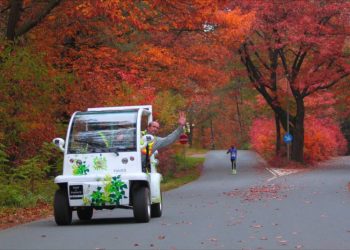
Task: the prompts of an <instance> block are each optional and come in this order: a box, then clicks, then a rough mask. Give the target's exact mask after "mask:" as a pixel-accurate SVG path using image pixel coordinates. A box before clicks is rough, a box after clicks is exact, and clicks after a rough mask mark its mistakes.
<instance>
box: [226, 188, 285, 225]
mask: <svg viewBox="0 0 350 250" xmlns="http://www.w3.org/2000/svg"><path fill="white" fill-rule="evenodd" d="M282 189H283V190H286V189H287V187H284V186H281V185H279V184H272V185H262V186H254V187H250V188H249V189H246V190H239V189H238V188H236V189H235V190H233V191H231V192H224V194H225V195H227V196H229V197H234V198H235V197H239V198H241V199H242V200H243V201H259V200H270V199H282V198H284V197H286V195H284V194H282V193H281V191H282ZM252 227H254V228H260V227H262V226H261V225H259V224H254V225H252Z"/></svg>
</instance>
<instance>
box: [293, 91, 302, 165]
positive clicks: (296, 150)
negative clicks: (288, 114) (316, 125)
mask: <svg viewBox="0 0 350 250" xmlns="http://www.w3.org/2000/svg"><path fill="white" fill-rule="evenodd" d="M296 105H297V114H296V116H295V122H294V124H293V126H292V130H291V132H292V136H293V143H292V154H291V159H292V160H293V161H297V162H304V118H305V107H304V100H303V99H302V98H296Z"/></svg>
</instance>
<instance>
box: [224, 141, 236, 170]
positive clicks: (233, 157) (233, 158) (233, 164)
mask: <svg viewBox="0 0 350 250" xmlns="http://www.w3.org/2000/svg"><path fill="white" fill-rule="evenodd" d="M228 153H230V159H231V167H232V174H237V164H236V161H237V149H236V147H235V146H234V145H232V146H231V147H230V148H229V149H228V150H227V152H226V154H228Z"/></svg>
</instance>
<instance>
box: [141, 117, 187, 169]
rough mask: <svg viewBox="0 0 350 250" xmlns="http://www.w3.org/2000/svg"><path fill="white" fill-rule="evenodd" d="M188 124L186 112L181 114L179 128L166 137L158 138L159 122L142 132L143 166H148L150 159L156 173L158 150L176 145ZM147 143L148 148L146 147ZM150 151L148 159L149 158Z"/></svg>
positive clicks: (154, 122) (152, 123)
mask: <svg viewBox="0 0 350 250" xmlns="http://www.w3.org/2000/svg"><path fill="white" fill-rule="evenodd" d="M185 124H186V116H185V113H184V112H180V113H179V119H178V127H177V128H176V129H175V130H174V131H173V132H172V133H170V134H169V135H168V136H166V137H159V136H157V134H158V130H159V128H160V125H159V122H157V121H152V122H150V123H149V124H148V127H147V129H146V130H145V131H143V132H142V134H143V137H142V138H141V147H142V149H141V153H142V162H143V164H142V165H143V166H146V162H147V160H146V159H147V158H148V159H150V165H151V169H152V172H155V171H156V165H157V163H158V161H157V160H156V159H155V154H157V153H158V149H160V148H163V147H166V146H168V145H170V144H172V143H174V142H175V141H176V140H177V139H178V138H179V137H180V135H181V134H182V133H183V131H184V130H183V127H184V125H185ZM146 142H147V147H146V146H145V144H146ZM147 150H148V157H147Z"/></svg>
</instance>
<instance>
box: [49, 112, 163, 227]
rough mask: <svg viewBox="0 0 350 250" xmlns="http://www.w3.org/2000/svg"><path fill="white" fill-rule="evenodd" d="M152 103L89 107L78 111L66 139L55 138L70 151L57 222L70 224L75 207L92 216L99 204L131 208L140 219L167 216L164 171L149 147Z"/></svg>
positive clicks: (56, 204)
mask: <svg viewBox="0 0 350 250" xmlns="http://www.w3.org/2000/svg"><path fill="white" fill-rule="evenodd" d="M151 121H152V106H150V105H144V106H125V107H106V108H89V109H87V111H84V112H80V111H78V112H75V113H74V114H73V115H72V117H71V120H70V122H69V126H68V131H67V137H66V140H63V139H62V138H55V139H53V142H54V144H56V145H57V146H58V147H59V148H60V149H61V150H62V151H63V152H64V162H63V173H62V175H59V176H57V177H56V178H55V183H56V184H58V186H59V189H58V190H57V191H56V193H55V198H54V217H55V221H56V223H57V225H69V224H71V222H72V212H73V211H77V215H78V218H79V219H80V220H90V219H91V218H92V216H93V211H94V209H97V210H99V209H114V208H130V209H133V214H134V217H135V220H136V221H137V222H148V221H149V220H150V218H151V217H160V216H161V215H162V195H161V190H160V182H161V179H162V176H161V174H159V173H157V171H156V166H155V165H156V164H157V163H158V162H157V160H156V159H155V158H154V155H152V156H150V157H149V156H148V154H142V150H144V151H145V150H146V151H147V152H148V145H147V144H148V142H150V141H152V140H153V137H152V136H151V135H147V134H146V135H145V134H144V133H143V132H142V131H144V130H145V129H146V128H147V125H148V123H149V122H151Z"/></svg>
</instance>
